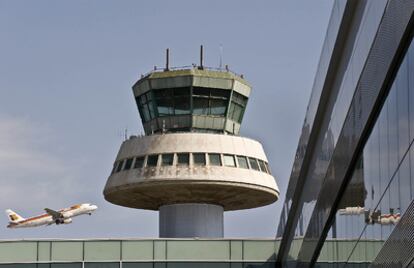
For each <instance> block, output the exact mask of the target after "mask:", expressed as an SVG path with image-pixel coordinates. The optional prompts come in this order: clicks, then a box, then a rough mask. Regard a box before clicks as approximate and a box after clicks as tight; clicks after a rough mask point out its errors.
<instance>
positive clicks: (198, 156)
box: [193, 153, 206, 165]
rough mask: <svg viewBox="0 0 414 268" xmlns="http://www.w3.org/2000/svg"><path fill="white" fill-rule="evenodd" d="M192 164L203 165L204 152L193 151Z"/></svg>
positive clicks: (204, 160) (204, 159)
mask: <svg viewBox="0 0 414 268" xmlns="http://www.w3.org/2000/svg"><path fill="white" fill-rule="evenodd" d="M193 160H194V165H205V164H206V154H205V153H193Z"/></svg>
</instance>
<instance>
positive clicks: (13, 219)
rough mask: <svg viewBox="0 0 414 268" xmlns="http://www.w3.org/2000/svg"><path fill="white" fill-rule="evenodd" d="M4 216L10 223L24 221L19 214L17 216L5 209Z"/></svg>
mask: <svg viewBox="0 0 414 268" xmlns="http://www.w3.org/2000/svg"><path fill="white" fill-rule="evenodd" d="M6 214H7V216H8V217H9V221H10V222H13V223H16V222H19V221H22V220H24V218H23V217H22V216H20V215H19V214H17V213H16V212H14V211H13V210H11V209H6Z"/></svg>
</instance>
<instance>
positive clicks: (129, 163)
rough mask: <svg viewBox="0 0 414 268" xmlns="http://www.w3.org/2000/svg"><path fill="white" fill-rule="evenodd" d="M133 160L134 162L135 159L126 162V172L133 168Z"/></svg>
mask: <svg viewBox="0 0 414 268" xmlns="http://www.w3.org/2000/svg"><path fill="white" fill-rule="evenodd" d="M132 160H134V159H133V158H128V159H127V160H126V162H125V167H124V170H128V169H130V168H131V166H132Z"/></svg>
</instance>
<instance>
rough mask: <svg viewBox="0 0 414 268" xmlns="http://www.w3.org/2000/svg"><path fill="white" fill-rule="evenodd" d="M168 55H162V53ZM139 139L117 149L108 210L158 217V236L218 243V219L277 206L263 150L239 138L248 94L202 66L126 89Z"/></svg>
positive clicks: (232, 77)
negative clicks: (133, 103)
mask: <svg viewBox="0 0 414 268" xmlns="http://www.w3.org/2000/svg"><path fill="white" fill-rule="evenodd" d="M167 55H168V52H167ZM132 89H133V93H134V97H135V100H136V103H137V107H138V110H139V113H140V116H141V121H142V124H143V126H144V131H145V136H141V137H137V136H131V137H130V138H129V139H127V140H125V141H124V142H123V144H122V145H121V148H120V150H119V153H118V155H117V157H116V160H115V163H114V166H113V170H112V172H111V174H110V176H109V178H108V181H107V183H106V186H105V189H104V196H105V199H106V200H107V201H109V202H111V203H114V204H117V205H121V206H126V207H131V208H139V209H149V210H158V211H159V235H160V237H223V229H224V228H223V212H224V211H229V210H239V209H247V208H255V207H260V206H264V205H268V204H271V203H273V202H275V201H276V200H277V199H278V196H279V189H278V187H277V185H276V182H275V179H274V178H273V176H272V175H271V172H270V168H269V165H268V161H267V158H266V155H265V153H264V151H263V148H262V145H261V144H260V143H259V142H257V141H255V140H252V139H250V138H244V137H240V136H239V135H238V134H239V130H240V125H241V122H242V119H243V115H244V111H245V109H246V105H247V101H248V97H249V95H250V91H251V87H250V85H249V83H248V82H247V81H246V80H245V79H244V78H243V76H239V75H237V74H235V73H232V72H230V71H229V70H227V68H226V69H224V70H212V69H209V68H205V67H204V66H203V65H202V60H201V63H200V66H192V67H188V68H180V69H170V68H169V67H168V56H167V66H166V68H165V69H163V70H161V71H159V70H154V71H152V72H150V73H149V74H147V75H145V76H142V77H141V79H139V80H138V81H137V82H136V83H135V85H134V86H133V87H132Z"/></svg>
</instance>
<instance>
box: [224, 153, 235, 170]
mask: <svg viewBox="0 0 414 268" xmlns="http://www.w3.org/2000/svg"><path fill="white" fill-rule="evenodd" d="M223 159H224V165H225V166H227V167H235V166H236V162H235V160H234V155H229V154H225V155H223Z"/></svg>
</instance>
